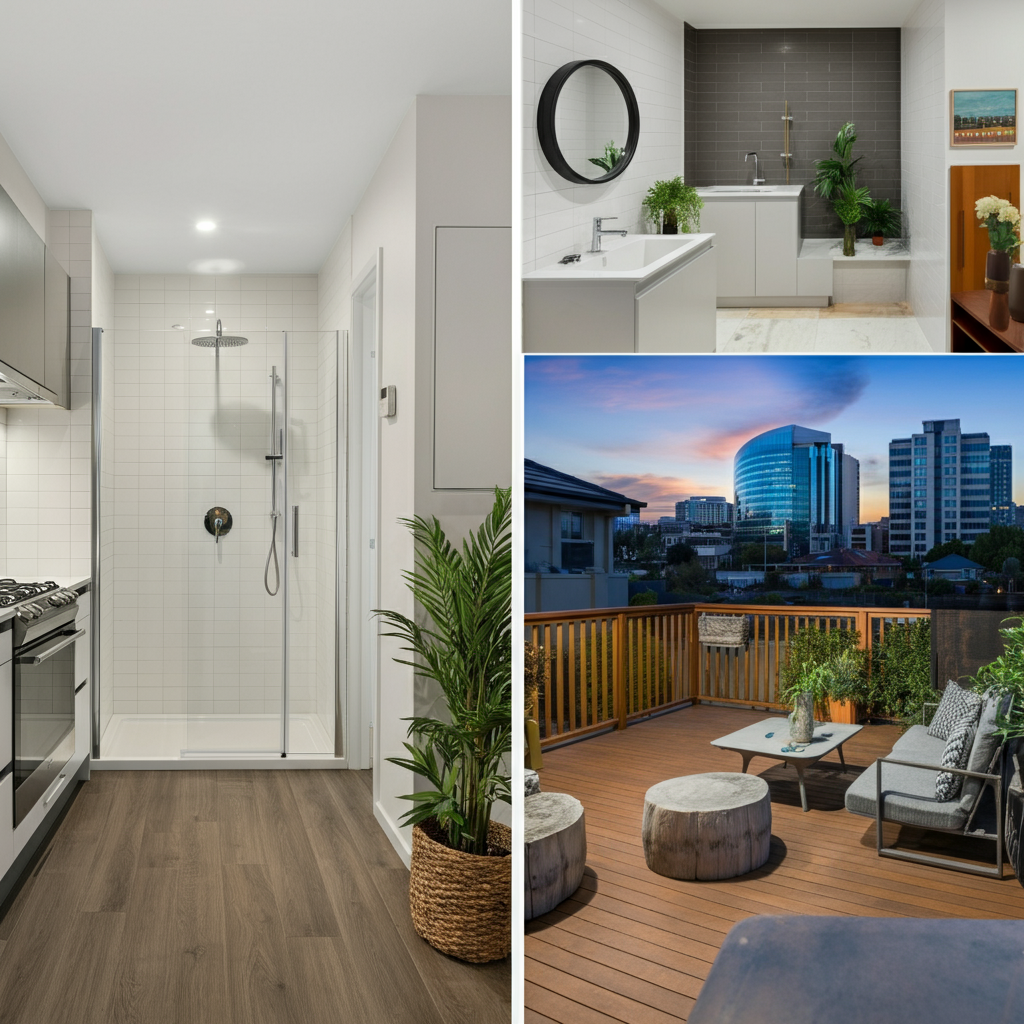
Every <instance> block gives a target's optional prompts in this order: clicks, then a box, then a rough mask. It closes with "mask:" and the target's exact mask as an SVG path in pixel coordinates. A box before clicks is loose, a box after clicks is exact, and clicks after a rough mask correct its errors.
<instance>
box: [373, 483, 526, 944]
mask: <svg viewBox="0 0 1024 1024" xmlns="http://www.w3.org/2000/svg"><path fill="white" fill-rule="evenodd" d="M401 522H402V523H403V524H404V525H405V526H407V527H408V528H409V529H410V530H411V531H412V534H413V536H414V537H415V539H416V542H417V549H418V550H417V555H416V567H415V569H414V571H412V572H407V573H405V574H404V576H405V579H406V582H407V584H408V586H409V589H410V590H411V591H412V593H413V595H414V596H415V598H416V601H417V602H418V604H419V605H420V607H421V608H422V609H423V611H424V612H425V613H426V616H427V621H426V623H425V624H421V623H420V622H419V621H416V620H415V619H411V618H409V617H408V616H406V615H403V614H401V613H400V612H394V611H378V612H377V614H378V615H380V617H381V618H382V619H383V620H384V622H385V623H386V624H387V625H388V626H390V627H391V632H386V633H384V634H383V635H384V636H389V637H397V638H398V639H400V640H402V641H404V646H403V648H402V649H403V650H405V651H409V652H411V653H412V654H413V655H414V657H415V660H414V661H410V660H406V659H403V658H396V659H395V660H396V661H398V662H399V663H400V664H403V665H412V666H413V668H415V670H416V674H417V675H419V676H422V677H424V678H426V679H430V680H433V681H434V682H435V683H436V684H437V685H438V686H439V687H440V689H441V692H442V694H443V696H444V701H445V707H446V711H447V720H442V719H436V718H424V717H415V718H410V719H408V722H409V737H410V738H411V739H412V741H413V742H411V743H406V744H405V748H406V750H407V751H408V753H409V756H408V757H407V758H399V757H392V758H388V760H389V761H390V762H391V763H392V764H396V765H399V766H400V767H402V768H407V769H408V770H409V771H411V772H413V773H414V774H415V775H416V776H418V777H419V778H421V779H423V780H425V781H426V783H427V784H428V788H426V789H424V790H423V791H421V792H418V793H412V794H409V795H408V796H405V797H403V799H405V800H410V801H412V803H413V807H412V810H410V811H409V812H408V813H406V814H405V815H403V818H402V822H403V824H411V825H413V849H412V865H411V872H410V877H409V903H410V908H411V911H412V919H413V925H414V926H415V928H416V932H417V934H419V935H420V936H421V937H423V938H424V939H426V940H427V941H428V942H429V943H430V944H431V945H432V946H434V947H435V948H436V949H439V950H441V951H442V952H443V953H447V954H449V955H450V956H455V957H458V958H459V959H461V960H468V961H471V962H474V963H483V962H486V961H489V960H499V959H502V958H503V957H506V956H508V955H509V952H510V951H511V923H512V919H511V909H512V862H511V856H510V854H511V851H512V833H511V830H510V829H509V828H508V827H507V826H506V825H502V824H500V823H498V822H494V821H491V809H492V807H493V805H494V802H495V801H496V800H502V801H504V802H505V803H511V800H512V798H511V788H510V781H511V780H510V778H509V776H508V775H507V774H506V773H505V772H506V766H507V758H508V755H509V752H510V751H511V747H512V546H511V523H512V513H511V491H510V490H501V489H498V488H496V489H495V492H494V506H493V508H492V509H491V512H490V514H489V515H488V516H487V518H486V519H485V520H484V522H483V523H482V524H481V526H480V528H479V530H478V531H477V532H476V534H474V533H473V532H472V531H471V532H470V534H469V536H468V537H467V539H466V540H465V541H463V543H462V549H461V551H460V550H459V549H458V548H456V547H455V546H454V545H452V544H451V543H450V542H449V540H448V539H447V537H446V536H445V533H444V530H443V529H442V528H441V524H440V523H439V522H438V520H437V518H436V517H432V519H431V520H430V521H427V520H425V519H423V518H421V517H420V516H416V517H414V518H413V519H404V520H401Z"/></svg>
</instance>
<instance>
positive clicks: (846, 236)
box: [812, 121, 869, 256]
mask: <svg viewBox="0 0 1024 1024" xmlns="http://www.w3.org/2000/svg"><path fill="white" fill-rule="evenodd" d="M856 141H857V129H856V127H855V126H854V124H853V122H852V121H847V122H846V123H845V124H844V125H843V126H842V128H840V129H839V132H838V134H837V135H836V138H835V142H833V143H832V152H833V153H835V156H834V157H829V158H828V159H827V160H819V161H818V162H817V163H816V164H815V165H814V172H815V173H814V181H813V183H812V184H813V186H814V191H815V192H817V193H818V195H819V196H821V197H822V199H827V200H828V201H829V202H830V203H832V206H833V209H834V210H835V211H836V214H837V216H838V217H839V219H840V220H841V221H842V222H843V228H844V230H843V255H844V256H853V255H854V254H855V252H856V239H857V224H858V223H859V222H860V220H861V217H862V216H863V211H864V206H865V204H866V203H867V202H868V198H869V195H868V190H867V189H866V188H857V164H859V163H860V157H859V156H858V157H854V155H853V146H854V143H855V142H856Z"/></svg>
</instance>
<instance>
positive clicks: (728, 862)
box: [643, 772, 772, 880]
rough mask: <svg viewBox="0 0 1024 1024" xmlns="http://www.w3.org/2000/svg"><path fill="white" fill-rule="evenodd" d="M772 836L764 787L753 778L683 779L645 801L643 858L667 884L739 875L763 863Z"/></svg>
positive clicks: (714, 774)
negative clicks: (664, 878)
mask: <svg viewBox="0 0 1024 1024" xmlns="http://www.w3.org/2000/svg"><path fill="white" fill-rule="evenodd" d="M771 833H772V803H771V798H770V796H769V794H768V783H767V782H765V781H764V779H759V778H758V777H757V776H756V775H742V774H740V773H738V772H708V773H707V774H704V775H684V776H683V777H682V778H679V779H668V780H666V781H665V782H659V783H658V784H657V785H655V786H651V788H650V789H649V790H647V794H646V796H645V797H644V824H643V841H644V858H645V859H646V861H647V866H648V867H649V868H650V869H651V870H652V871H656V872H657V873H658V874H659V875H667V876H668V877H669V878H686V879H701V880H710V879H714V878H734V877H735V876H736V875H744V874H746V873H747V872H748V871H753V870H754V869H755V868H759V867H760V866H761V865H762V864H763V863H764V862H765V861H766V860H767V859H768V848H769V845H770V842H771Z"/></svg>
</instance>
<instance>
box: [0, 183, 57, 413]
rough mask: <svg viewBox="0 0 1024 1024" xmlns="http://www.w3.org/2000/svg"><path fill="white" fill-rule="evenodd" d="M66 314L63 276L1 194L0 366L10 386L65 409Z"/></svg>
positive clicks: (8, 201) (26, 224)
mask: <svg viewBox="0 0 1024 1024" xmlns="http://www.w3.org/2000/svg"><path fill="white" fill-rule="evenodd" d="M70 309H71V295H70V278H69V277H68V275H67V273H66V271H65V270H64V268H63V267H62V266H61V265H60V263H59V262H58V261H57V259H56V258H55V257H54V256H53V254H52V253H50V252H49V251H48V250H47V248H46V246H45V245H44V244H43V240H42V239H41V238H40V237H39V236H38V235H37V234H36V232H35V229H34V228H33V227H32V225H31V224H29V222H28V221H27V220H26V219H25V217H24V216H23V215H22V213H21V211H20V210H19V209H18V207H17V206H16V205H15V203H14V200H13V199H11V197H10V196H9V195H8V194H7V193H6V192H5V191H4V190H3V189H0V363H3V364H4V366H5V367H6V368H7V369H8V370H11V371H14V376H13V377H12V379H11V382H12V383H15V384H19V385H22V386H25V387H28V388H29V390H32V391H36V392H37V393H38V394H39V395H40V397H42V398H45V399H46V400H47V401H50V402H53V403H54V404H55V405H60V406H63V407H64V408H68V403H69V397H70V340H71V332H70V324H71V314H70ZM8 376H10V375H8ZM18 378H21V379H18ZM32 385H37V386H38V387H37V388H33V387H32Z"/></svg>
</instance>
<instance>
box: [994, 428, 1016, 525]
mask: <svg viewBox="0 0 1024 1024" xmlns="http://www.w3.org/2000/svg"><path fill="white" fill-rule="evenodd" d="M988 464H989V475H990V477H991V480H992V507H991V513H992V515H991V520H992V522H993V523H1000V524H1001V525H1003V526H1013V525H1015V524H1014V520H1015V518H1016V515H1015V513H1016V507H1015V506H1014V503H1013V446H1012V445H1008V444H994V445H992V447H991V448H989V459H988Z"/></svg>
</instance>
